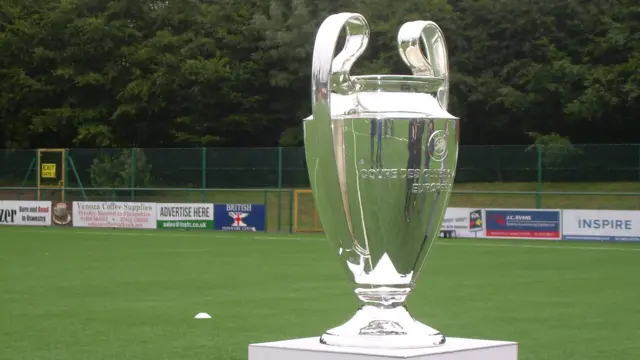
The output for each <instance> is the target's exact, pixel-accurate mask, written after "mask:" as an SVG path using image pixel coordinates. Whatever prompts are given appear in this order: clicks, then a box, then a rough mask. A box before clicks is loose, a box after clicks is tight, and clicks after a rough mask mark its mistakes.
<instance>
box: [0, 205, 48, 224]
mask: <svg viewBox="0 0 640 360" xmlns="http://www.w3.org/2000/svg"><path fill="white" fill-rule="evenodd" d="M0 225H30V226H50V225H51V201H0Z"/></svg>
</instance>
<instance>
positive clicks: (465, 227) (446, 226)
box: [440, 207, 484, 238]
mask: <svg viewBox="0 0 640 360" xmlns="http://www.w3.org/2000/svg"><path fill="white" fill-rule="evenodd" d="M483 218H484V217H483V214H482V209H471V208H455V207H451V208H447V212H446V213H445V216H444V219H443V220H442V226H440V229H441V230H452V231H455V232H456V236H457V237H461V238H465V237H467V238H468V237H474V238H475V237H484V221H483Z"/></svg>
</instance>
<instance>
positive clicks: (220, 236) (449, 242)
mask: <svg viewBox="0 0 640 360" xmlns="http://www.w3.org/2000/svg"><path fill="white" fill-rule="evenodd" d="M19 231H20V232H31V233H47V234H49V233H51V232H52V231H67V230H66V229H65V230H53V229H50V230H35V229H34V230H31V229H24V228H21V229H20V230H19ZM246 234H247V233H235V235H227V234H224V235H223V234H219V233H215V232H197V233H196V232H193V233H185V234H177V233H175V232H171V231H170V230H167V231H166V232H165V231H156V232H152V233H151V232H124V231H120V230H113V231H109V232H107V231H82V230H81V231H67V232H66V233H65V235H80V236H82V235H107V236H133V237H136V236H161V237H207V238H214V239H231V240H234V241H242V240H257V241H261V240H276V241H304V242H315V241H326V238H324V237H321V236H318V237H313V236H310V237H296V236H288V235H285V236H269V235H259V236H255V235H254V236H244V235H246ZM455 241H456V240H440V241H436V242H435V243H434V244H435V245H449V246H473V247H498V248H523V249H561V250H595V251H640V248H629V247H611V246H582V245H573V246H571V245H569V246H567V245H534V244H532V245H525V244H490V243H471V242H468V241H464V240H463V242H455ZM482 241H492V240H490V239H487V240H482ZM529 241H549V240H529ZM554 241H556V240H554Z"/></svg>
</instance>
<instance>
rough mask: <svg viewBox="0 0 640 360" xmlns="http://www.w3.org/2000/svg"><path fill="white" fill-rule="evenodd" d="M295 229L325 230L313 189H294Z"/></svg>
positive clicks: (304, 230) (300, 230) (301, 230)
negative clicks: (314, 199)
mask: <svg viewBox="0 0 640 360" xmlns="http://www.w3.org/2000/svg"><path fill="white" fill-rule="evenodd" d="M293 231H295V232H301V233H314V232H323V231H324V230H323V229H322V224H321V223H320V216H319V215H318V210H317V209H316V206H315V203H314V201H313V192H312V191H311V189H296V190H294V191H293Z"/></svg>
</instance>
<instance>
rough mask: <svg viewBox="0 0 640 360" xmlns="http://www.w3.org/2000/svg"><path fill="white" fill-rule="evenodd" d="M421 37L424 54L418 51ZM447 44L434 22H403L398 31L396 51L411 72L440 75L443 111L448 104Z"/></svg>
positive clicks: (440, 94) (433, 75)
mask: <svg viewBox="0 0 640 360" xmlns="http://www.w3.org/2000/svg"><path fill="white" fill-rule="evenodd" d="M420 40H422V43H423V44H424V48H425V52H426V54H423V53H422V51H421V50H420V43H419V41H420ZM446 45H447V44H446V42H445V40H444V34H443V32H442V30H441V29H440V27H439V26H438V25H437V24H436V23H434V22H433V21H424V20H418V21H410V22H407V23H404V24H403V25H402V27H400V31H399V32H398V51H399V52H400V56H401V57H402V60H403V61H404V62H405V64H407V65H408V66H409V68H410V69H411V71H412V72H413V74H414V75H417V76H432V77H436V78H442V80H443V83H442V86H441V87H440V89H438V102H439V103H440V106H442V108H443V109H444V110H447V106H448V105H449V56H448V54H447V46H446ZM425 55H426V56H425Z"/></svg>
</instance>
